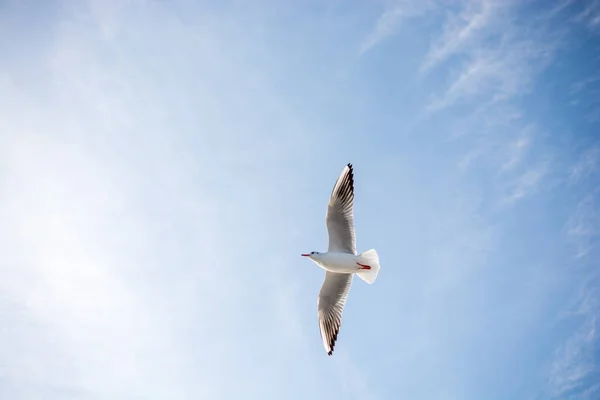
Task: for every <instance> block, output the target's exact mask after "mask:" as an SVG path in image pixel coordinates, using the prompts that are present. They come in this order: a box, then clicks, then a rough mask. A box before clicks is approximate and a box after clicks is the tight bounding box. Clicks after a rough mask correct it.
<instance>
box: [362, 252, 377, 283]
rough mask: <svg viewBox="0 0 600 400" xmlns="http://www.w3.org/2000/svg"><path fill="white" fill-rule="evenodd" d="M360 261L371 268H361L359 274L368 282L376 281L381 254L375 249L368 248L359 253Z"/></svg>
mask: <svg viewBox="0 0 600 400" xmlns="http://www.w3.org/2000/svg"><path fill="white" fill-rule="evenodd" d="M358 262H359V263H360V264H362V265H364V266H368V267H370V268H369V269H361V270H360V271H359V272H357V274H358V276H359V277H360V278H361V279H362V280H363V281H365V282H367V283H373V282H375V279H377V274H379V255H378V254H377V252H376V251H375V250H374V249H371V250H367V251H365V252H364V253H361V254H359V255H358Z"/></svg>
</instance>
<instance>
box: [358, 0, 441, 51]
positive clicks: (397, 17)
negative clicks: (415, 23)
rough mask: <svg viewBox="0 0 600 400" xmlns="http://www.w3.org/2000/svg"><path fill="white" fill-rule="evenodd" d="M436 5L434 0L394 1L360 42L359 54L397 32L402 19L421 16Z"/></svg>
mask: <svg viewBox="0 0 600 400" xmlns="http://www.w3.org/2000/svg"><path fill="white" fill-rule="evenodd" d="M434 7H435V2H434V1H432V0H424V1H410V0H399V1H394V2H392V4H391V5H389V6H387V7H386V9H385V11H384V12H383V14H381V16H380V17H379V18H378V19H377V22H376V23H375V27H374V28H373V30H372V31H371V32H370V33H369V34H368V35H367V37H366V38H365V39H364V40H363V42H362V43H361V44H360V47H359V54H363V53H366V52H367V51H369V50H371V49H372V48H373V47H375V46H377V45H378V44H379V43H381V41H383V40H384V39H386V38H388V37H390V36H392V35H393V34H394V33H396V32H397V31H398V29H399V27H400V25H401V24H402V21H404V20H406V19H410V18H414V17H417V16H420V15H422V14H424V13H426V12H427V11H429V10H431V9H432V8H434Z"/></svg>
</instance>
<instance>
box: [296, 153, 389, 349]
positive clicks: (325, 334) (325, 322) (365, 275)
mask: <svg viewBox="0 0 600 400" xmlns="http://www.w3.org/2000/svg"><path fill="white" fill-rule="evenodd" d="M353 208H354V172H353V170H352V164H348V165H347V166H346V167H344V170H343V171H342V173H341V174H340V176H339V178H338V180H337V182H336V183H335V186H334V187H333V191H332V192H331V198H330V199H329V205H328V207H327V215H326V217H325V218H326V220H327V231H328V232H329V249H328V250H327V252H326V253H319V252H317V251H313V252H311V253H310V254H302V256H304V257H308V258H310V259H311V260H312V261H314V262H315V263H316V264H317V265H318V266H319V267H321V268H323V269H324V270H325V281H324V282H323V286H322V287H321V291H320V292H319V299H318V301H317V308H318V315H319V329H320V331H321V339H322V340H323V346H324V347H325V351H326V352H327V354H328V355H331V354H333V348H334V346H335V342H336V340H337V337H338V333H339V331H340V326H341V325H342V311H343V309H344V304H345V303H346V298H347V297H348V292H349V291H350V285H351V284H352V278H353V277H354V274H358V276H359V277H360V278H361V279H362V280H364V281H365V282H367V283H373V282H375V279H376V278H377V274H378V273H379V256H378V255H377V252H376V251H375V250H367V251H365V252H364V253H361V254H358V255H357V254H356V239H355V235H354V216H353V212H354V210H353Z"/></svg>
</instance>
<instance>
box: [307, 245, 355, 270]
mask: <svg viewBox="0 0 600 400" xmlns="http://www.w3.org/2000/svg"><path fill="white" fill-rule="evenodd" d="M311 260H312V261H314V262H315V264H317V265H318V266H319V267H321V268H323V269H324V270H326V271H329V272H337V273H349V274H352V273H355V272H358V271H360V268H361V267H360V266H358V265H357V262H358V260H359V257H358V256H355V255H354V254H351V253H340V252H333V251H328V252H326V253H319V254H315V255H314V256H313V257H311Z"/></svg>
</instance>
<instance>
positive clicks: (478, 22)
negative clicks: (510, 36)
mask: <svg viewBox="0 0 600 400" xmlns="http://www.w3.org/2000/svg"><path fill="white" fill-rule="evenodd" d="M511 5H512V3H511V2H506V1H505V2H502V1H495V0H481V1H467V2H464V3H462V6H463V7H462V8H461V9H459V10H458V11H457V12H456V13H450V14H449V15H448V17H447V19H446V22H445V26H444V29H443V31H442V34H441V35H440V37H438V38H437V39H436V40H435V41H434V43H433V45H432V46H431V48H430V50H429V53H428V54H427V56H426V57H425V61H424V63H423V65H422V70H423V71H428V70H430V69H432V68H434V67H435V66H436V65H438V64H439V63H441V62H443V61H445V60H446V59H448V58H449V57H450V56H452V55H454V54H460V53H462V52H467V53H468V52H470V51H471V50H472V48H473V46H481V45H483V44H484V42H486V41H487V40H489V39H490V36H495V35H497V34H498V30H499V29H500V28H501V27H502V26H503V25H505V24H506V18H507V16H508V15H507V12H506V10H507V9H508V8H509V7H510V6H511Z"/></svg>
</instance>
